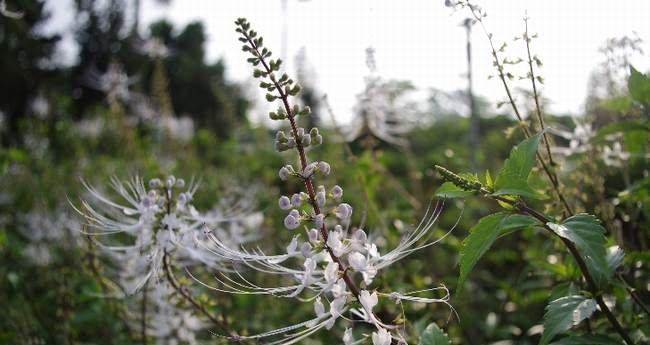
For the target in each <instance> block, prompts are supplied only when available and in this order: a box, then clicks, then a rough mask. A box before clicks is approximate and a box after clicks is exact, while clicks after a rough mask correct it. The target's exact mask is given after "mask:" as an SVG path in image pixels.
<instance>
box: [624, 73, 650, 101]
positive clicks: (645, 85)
mask: <svg viewBox="0 0 650 345" xmlns="http://www.w3.org/2000/svg"><path fill="white" fill-rule="evenodd" d="M627 88H628V89H629V91H630V96H631V97H632V99H634V100H635V101H637V102H639V103H641V104H643V105H644V106H646V107H647V106H650V76H647V75H644V74H642V73H641V72H639V71H637V70H636V68H634V67H632V66H630V78H629V79H628V82H627Z"/></svg>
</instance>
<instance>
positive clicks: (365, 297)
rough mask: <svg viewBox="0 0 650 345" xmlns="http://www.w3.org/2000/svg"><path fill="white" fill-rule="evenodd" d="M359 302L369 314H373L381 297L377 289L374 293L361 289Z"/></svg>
mask: <svg viewBox="0 0 650 345" xmlns="http://www.w3.org/2000/svg"><path fill="white" fill-rule="evenodd" d="M359 302H361V305H362V306H363V309H365V310H366V312H367V313H368V314H372V308H374V307H375V306H376V305H377V303H379V299H378V298H377V291H374V292H373V293H372V294H371V293H370V292H368V290H361V292H360V293H359Z"/></svg>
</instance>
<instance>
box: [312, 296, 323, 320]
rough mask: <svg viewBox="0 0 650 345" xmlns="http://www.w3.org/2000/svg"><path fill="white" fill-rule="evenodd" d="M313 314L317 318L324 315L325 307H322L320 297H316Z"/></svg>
mask: <svg viewBox="0 0 650 345" xmlns="http://www.w3.org/2000/svg"><path fill="white" fill-rule="evenodd" d="M314 312H315V313H316V316H318V317H321V316H323V315H325V306H324V305H323V302H322V301H321V299H320V296H318V297H316V299H315V300H314Z"/></svg>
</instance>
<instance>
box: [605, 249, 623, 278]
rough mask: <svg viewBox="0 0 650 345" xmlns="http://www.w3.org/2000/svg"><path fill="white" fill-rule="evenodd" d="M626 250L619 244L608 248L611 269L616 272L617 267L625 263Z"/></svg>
mask: <svg viewBox="0 0 650 345" xmlns="http://www.w3.org/2000/svg"><path fill="white" fill-rule="evenodd" d="M624 257H625V252H623V249H621V247H619V246H611V247H609V248H607V267H608V268H609V271H610V272H612V273H614V272H616V269H617V268H618V267H619V266H620V265H621V264H622V263H623V258H624Z"/></svg>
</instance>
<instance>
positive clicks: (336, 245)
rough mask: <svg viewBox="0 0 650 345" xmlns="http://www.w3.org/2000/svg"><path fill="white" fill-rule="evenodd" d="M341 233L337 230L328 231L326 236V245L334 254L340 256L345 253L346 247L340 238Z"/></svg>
mask: <svg viewBox="0 0 650 345" xmlns="http://www.w3.org/2000/svg"><path fill="white" fill-rule="evenodd" d="M341 236H342V235H341V233H340V232H338V231H330V234H329V236H328V237H327V246H328V247H329V248H330V249H331V250H332V252H334V255H336V256H341V255H343V254H345V252H346V251H347V249H348V247H347V246H346V245H345V244H344V243H343V241H342V240H341Z"/></svg>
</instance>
